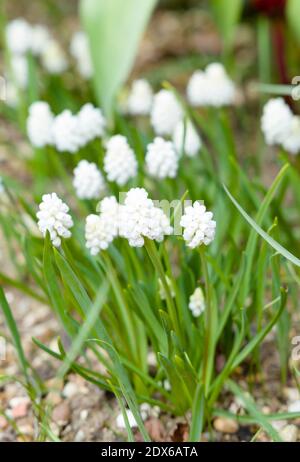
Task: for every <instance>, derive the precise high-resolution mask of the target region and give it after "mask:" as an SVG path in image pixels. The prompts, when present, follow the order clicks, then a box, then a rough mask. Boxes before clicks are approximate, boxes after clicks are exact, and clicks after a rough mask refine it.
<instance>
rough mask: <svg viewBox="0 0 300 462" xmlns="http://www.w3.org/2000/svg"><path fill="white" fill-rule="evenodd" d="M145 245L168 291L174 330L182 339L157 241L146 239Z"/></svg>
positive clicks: (168, 302) (167, 296)
mask: <svg viewBox="0 0 300 462" xmlns="http://www.w3.org/2000/svg"><path fill="white" fill-rule="evenodd" d="M145 247H146V250H147V252H148V255H149V257H150V260H151V261H152V264H153V266H154V268H155V269H156V271H157V273H158V275H159V277H160V279H161V282H162V285H163V288H164V290H165V292H166V300H167V306H168V311H169V316H170V318H171V320H172V324H173V327H174V330H175V332H176V334H177V336H178V337H179V338H180V339H181V338H182V332H181V329H180V328H179V323H178V317H177V312H176V307H175V304H174V301H173V298H172V295H171V291H170V287H169V285H168V283H167V279H166V275H165V271H164V268H163V265H162V263H161V260H160V256H159V253H158V250H157V248H156V245H155V243H154V242H153V241H151V240H150V239H145Z"/></svg>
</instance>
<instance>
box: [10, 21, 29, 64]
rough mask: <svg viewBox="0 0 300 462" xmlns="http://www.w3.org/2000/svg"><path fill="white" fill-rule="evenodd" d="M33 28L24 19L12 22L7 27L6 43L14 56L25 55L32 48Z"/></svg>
mask: <svg viewBox="0 0 300 462" xmlns="http://www.w3.org/2000/svg"><path fill="white" fill-rule="evenodd" d="M31 34H32V28H31V26H30V24H28V22H27V21H26V20H25V19H23V18H17V19H13V20H12V21H10V22H9V23H8V24H7V26H6V31H5V35H6V43H7V46H8V49H9V50H10V52H11V53H13V54H19V55H22V54H25V53H27V52H28V51H30V50H31V47H32V35H31Z"/></svg>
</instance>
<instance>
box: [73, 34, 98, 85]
mask: <svg viewBox="0 0 300 462" xmlns="http://www.w3.org/2000/svg"><path fill="white" fill-rule="evenodd" d="M70 52H71V55H72V56H73V58H74V59H75V60H76V64H77V69H78V72H79V74H80V75H81V76H82V77H83V78H84V79H90V78H91V77H92V75H93V65H92V60H91V55H90V48H89V43H88V38H87V36H86V34H85V33H84V32H83V31H77V32H75V34H74V35H73V37H72V40H71V44H70Z"/></svg>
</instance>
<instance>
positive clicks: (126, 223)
mask: <svg viewBox="0 0 300 462" xmlns="http://www.w3.org/2000/svg"><path fill="white" fill-rule="evenodd" d="M172 231H173V229H172V227H171V225H170V220H169V218H168V217H167V216H166V215H165V214H164V212H163V211H162V210H161V209H160V208H158V207H155V205H154V202H153V201H152V200H151V199H149V198H148V192H147V191H146V190H145V189H144V188H132V189H130V190H129V191H128V192H127V194H126V198H125V201H124V205H121V206H120V210H119V233H120V236H121V237H124V238H126V239H128V242H129V245H130V246H132V247H142V246H143V245H144V243H145V238H148V239H151V240H155V241H157V242H161V241H162V240H163V239H164V237H165V236H166V235H170V234H171V233H172Z"/></svg>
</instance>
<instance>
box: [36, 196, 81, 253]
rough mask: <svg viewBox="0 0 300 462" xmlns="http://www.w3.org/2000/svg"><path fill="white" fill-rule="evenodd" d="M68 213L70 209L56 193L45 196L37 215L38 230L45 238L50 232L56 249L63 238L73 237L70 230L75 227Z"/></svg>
mask: <svg viewBox="0 0 300 462" xmlns="http://www.w3.org/2000/svg"><path fill="white" fill-rule="evenodd" d="M68 212H69V207H68V206H67V204H65V203H64V202H63V201H62V200H61V199H60V198H59V197H58V196H57V194H56V193H51V194H44V195H43V197H42V202H41V203H40V205H39V211H38V212H37V214H36V216H37V218H38V228H39V230H40V232H41V233H42V235H43V236H44V237H45V236H46V233H47V231H49V233H50V239H51V241H52V244H53V245H54V246H55V247H59V246H60V245H61V238H64V239H68V238H69V237H71V231H70V228H72V226H73V220H72V217H71V215H70V214H69V213H68Z"/></svg>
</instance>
